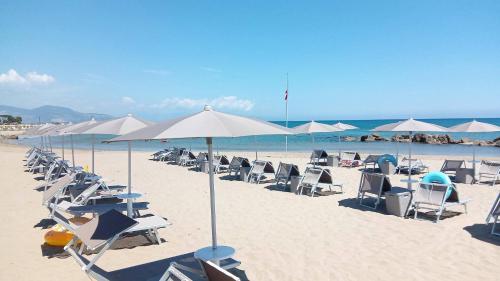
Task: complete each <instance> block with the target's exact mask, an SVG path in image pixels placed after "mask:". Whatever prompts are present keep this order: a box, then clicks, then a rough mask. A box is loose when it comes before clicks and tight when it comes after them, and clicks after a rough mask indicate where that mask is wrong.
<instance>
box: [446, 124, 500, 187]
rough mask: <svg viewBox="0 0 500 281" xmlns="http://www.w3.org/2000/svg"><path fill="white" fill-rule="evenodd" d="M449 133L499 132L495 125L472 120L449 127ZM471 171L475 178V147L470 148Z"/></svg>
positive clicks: (499, 129) (499, 128)
mask: <svg viewBox="0 0 500 281" xmlns="http://www.w3.org/2000/svg"><path fill="white" fill-rule="evenodd" d="M450 131H451V132H457V133H490V132H500V127H499V126H497V125H493V124H489V123H484V122H479V121H476V120H472V121H470V122H465V123H462V124H458V125H455V126H453V127H450ZM472 169H473V170H474V178H475V177H476V147H475V146H474V145H473V146H472Z"/></svg>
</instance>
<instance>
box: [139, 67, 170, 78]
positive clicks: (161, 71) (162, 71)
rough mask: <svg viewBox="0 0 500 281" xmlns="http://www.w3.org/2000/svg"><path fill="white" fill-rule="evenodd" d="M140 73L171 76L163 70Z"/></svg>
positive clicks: (145, 70) (146, 70)
mask: <svg viewBox="0 0 500 281" xmlns="http://www.w3.org/2000/svg"><path fill="white" fill-rule="evenodd" d="M142 72H144V73H148V74H155V75H162V76H166V75H170V74H171V72H170V71H168V70H164V69H144V70H143V71H142Z"/></svg>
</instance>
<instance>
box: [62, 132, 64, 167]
mask: <svg viewBox="0 0 500 281" xmlns="http://www.w3.org/2000/svg"><path fill="white" fill-rule="evenodd" d="M61 148H62V160H63V161H64V135H62V140H61Z"/></svg>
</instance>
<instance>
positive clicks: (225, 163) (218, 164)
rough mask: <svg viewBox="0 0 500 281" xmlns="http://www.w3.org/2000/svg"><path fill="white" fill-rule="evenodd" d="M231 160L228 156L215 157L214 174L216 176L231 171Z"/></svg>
mask: <svg viewBox="0 0 500 281" xmlns="http://www.w3.org/2000/svg"><path fill="white" fill-rule="evenodd" d="M229 163H230V162H229V159H227V156H226V155H215V156H214V161H213V165H214V172H215V173H216V174H218V173H222V172H226V171H228V170H229Z"/></svg>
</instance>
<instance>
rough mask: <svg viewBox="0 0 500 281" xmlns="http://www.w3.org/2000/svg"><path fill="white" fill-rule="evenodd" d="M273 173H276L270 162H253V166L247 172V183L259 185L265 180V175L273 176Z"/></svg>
mask: <svg viewBox="0 0 500 281" xmlns="http://www.w3.org/2000/svg"><path fill="white" fill-rule="evenodd" d="M275 173H276V172H275V170H274V167H273V163H271V162H270V161H264V160H256V161H255V162H253V165H252V167H251V168H250V171H249V172H248V179H247V181H248V182H250V183H257V184H259V183H260V182H261V181H262V180H263V179H265V178H266V175H267V176H269V175H273V176H274V175H275Z"/></svg>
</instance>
